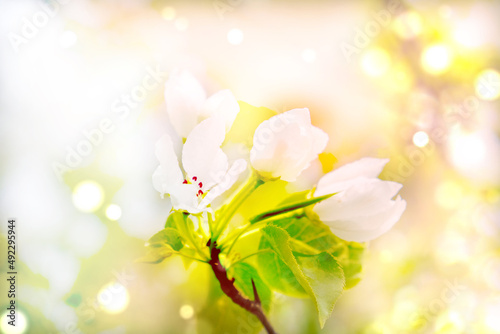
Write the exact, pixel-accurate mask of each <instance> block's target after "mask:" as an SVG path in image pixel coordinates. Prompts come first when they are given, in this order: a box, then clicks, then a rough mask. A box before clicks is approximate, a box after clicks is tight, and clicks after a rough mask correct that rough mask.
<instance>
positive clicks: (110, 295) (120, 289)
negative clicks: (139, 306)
mask: <svg viewBox="0 0 500 334" xmlns="http://www.w3.org/2000/svg"><path fill="white" fill-rule="evenodd" d="M97 302H98V303H99V305H100V306H101V308H102V309H103V310H104V311H105V312H107V313H110V314H117V313H121V312H123V311H124V310H125V309H126V308H127V306H128V304H129V302H130V296H129V293H128V291H127V289H126V288H125V287H124V286H123V285H122V284H120V283H118V282H111V283H108V284H106V285H105V286H103V287H102V288H101V290H99V293H98V294H97Z"/></svg>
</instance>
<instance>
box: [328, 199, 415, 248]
mask: <svg viewBox="0 0 500 334" xmlns="http://www.w3.org/2000/svg"><path fill="white" fill-rule="evenodd" d="M391 202H392V205H391V208H390V209H388V210H386V211H384V212H381V213H379V214H377V215H374V216H369V217H366V216H363V217H356V218H353V219H352V220H350V221H334V222H325V223H326V224H327V225H329V226H330V229H331V230H332V232H333V233H334V234H335V235H337V236H338V237H340V238H342V239H344V240H347V241H357V242H364V241H369V240H373V239H375V238H378V237H379V236H381V235H382V234H384V233H385V232H387V231H389V230H390V229H391V228H392V226H393V225H394V224H395V223H396V222H397V221H398V220H399V219H400V218H401V215H402V214H403V212H404V211H405V209H406V201H404V200H402V199H401V197H399V196H398V197H397V198H396V200H395V201H391ZM359 220H363V222H362V223H361V224H360V223H359ZM356 226H357V227H356ZM359 226H363V228H360V227H359Z"/></svg>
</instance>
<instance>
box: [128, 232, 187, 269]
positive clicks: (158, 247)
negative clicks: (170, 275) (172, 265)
mask: <svg viewBox="0 0 500 334" xmlns="http://www.w3.org/2000/svg"><path fill="white" fill-rule="evenodd" d="M146 247H147V248H148V252H147V254H146V255H145V256H143V257H142V258H140V259H138V260H137V262H145V263H160V262H162V261H163V260H164V259H166V258H167V257H170V256H171V255H172V254H174V253H177V252H178V251H180V250H181V249H182V248H183V247H184V244H183V240H182V237H181V236H180V234H179V232H178V231H177V230H175V229H173V228H171V227H168V228H165V229H163V230H161V231H160V232H158V233H156V234H155V235H153V236H152V237H151V238H149V240H148V242H147V243H146Z"/></svg>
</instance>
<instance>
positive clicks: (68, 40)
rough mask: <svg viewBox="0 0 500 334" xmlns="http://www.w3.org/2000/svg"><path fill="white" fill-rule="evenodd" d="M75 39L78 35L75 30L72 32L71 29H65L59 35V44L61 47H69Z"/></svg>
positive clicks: (74, 42) (73, 43)
mask: <svg viewBox="0 0 500 334" xmlns="http://www.w3.org/2000/svg"><path fill="white" fill-rule="evenodd" d="M77 40H78V36H77V35H76V33H75V32H73V31H71V30H66V31H65V32H63V34H62V35H61V38H60V39H59V44H60V45H61V47H63V48H70V47H72V46H73V45H75V44H76V42H77Z"/></svg>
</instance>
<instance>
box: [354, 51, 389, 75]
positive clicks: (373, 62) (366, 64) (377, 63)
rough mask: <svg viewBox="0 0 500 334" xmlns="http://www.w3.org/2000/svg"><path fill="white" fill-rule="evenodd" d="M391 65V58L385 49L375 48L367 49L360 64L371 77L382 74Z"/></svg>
mask: <svg viewBox="0 0 500 334" xmlns="http://www.w3.org/2000/svg"><path fill="white" fill-rule="evenodd" d="M390 65H391V59H390V57H389V54H388V53H387V51H385V50H383V49H380V48H375V49H370V50H368V51H367V52H366V53H365V54H364V55H363V59H362V60H361V66H362V67H363V70H364V71H365V73H366V74H368V75H370V76H372V77H380V76H382V75H384V74H385V73H386V72H387V70H388V69H389V67H390Z"/></svg>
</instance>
